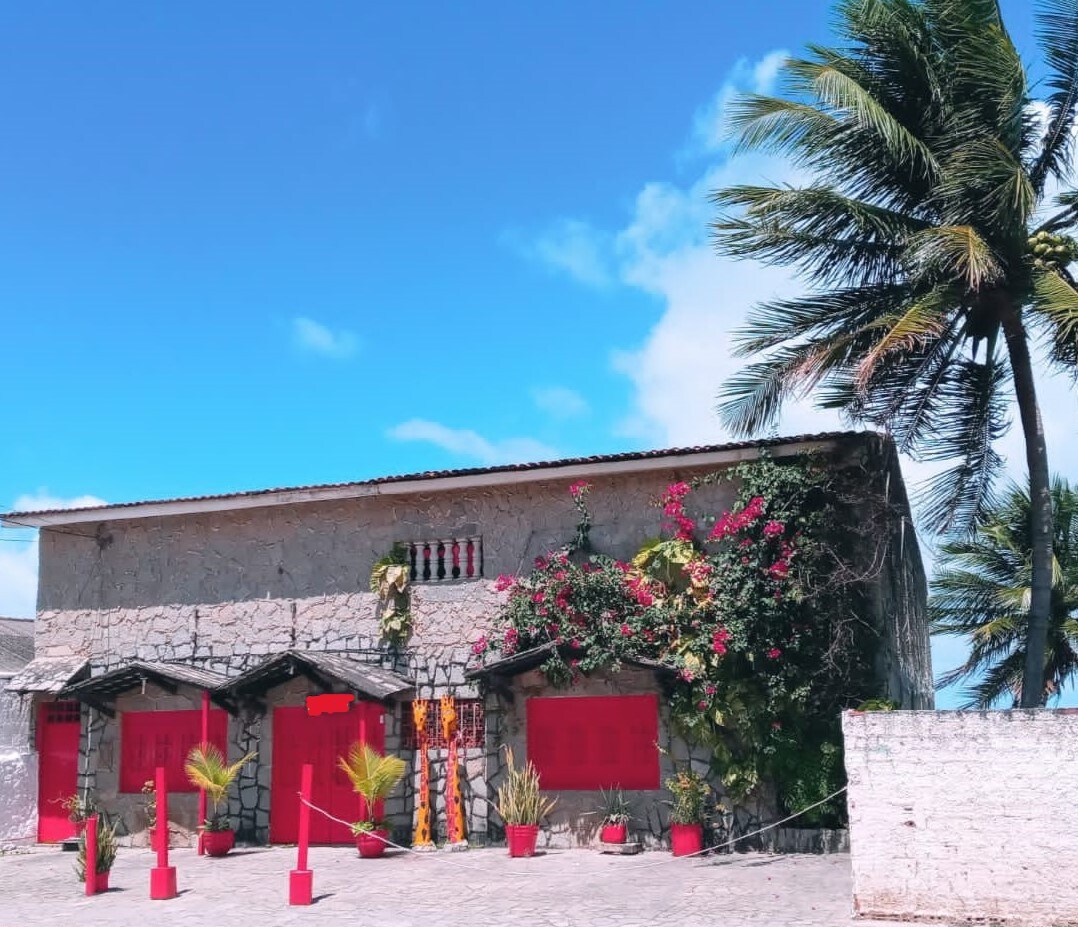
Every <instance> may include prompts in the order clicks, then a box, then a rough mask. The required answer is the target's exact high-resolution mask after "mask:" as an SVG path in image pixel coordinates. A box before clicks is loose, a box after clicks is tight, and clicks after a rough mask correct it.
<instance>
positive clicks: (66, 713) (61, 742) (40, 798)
mask: <svg viewBox="0 0 1078 927" xmlns="http://www.w3.org/2000/svg"><path fill="white" fill-rule="evenodd" d="M79 718H80V712H79V703H78V702H43V703H42V704H41V706H40V707H39V710H38V723H37V763H38V766H37V839H38V841H39V842H41V843H59V842H60V841H61V840H67V839H69V838H71V837H74V836H75V825H74V824H72V823H71V821H69V820H68V812H67V811H65V810H64V809H63V807H62V806H61V803H62V802H63V800H64V799H65V798H70V797H71V796H72V795H74V794H75V792H76V790H77V789H78V777H79V728H80V724H79Z"/></svg>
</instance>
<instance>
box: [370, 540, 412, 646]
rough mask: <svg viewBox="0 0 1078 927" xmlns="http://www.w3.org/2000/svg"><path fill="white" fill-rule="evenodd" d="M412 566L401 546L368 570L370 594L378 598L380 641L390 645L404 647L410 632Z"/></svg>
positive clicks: (395, 546)
mask: <svg viewBox="0 0 1078 927" xmlns="http://www.w3.org/2000/svg"><path fill="white" fill-rule="evenodd" d="M410 578H411V567H410V565H409V563H408V550H407V549H406V548H405V547H404V545H403V544H394V545H393V549H392V550H390V552H389V553H388V554H386V555H385V556H384V557H381V558H379V559H378V560H376V561H375V563H374V566H373V567H372V568H371V581H370V586H371V592H373V593H374V594H375V595H377V596H378V606H379V617H378V624H379V629H380V631H381V634H382V638H383V639H384V640H385V641H387V642H389V643H390V644H393V645H396V646H399V645H401V644H404V643H405V642H406V641H407V640H408V638H409V636H411V633H412V612H411V604H412V592H411V588H410Z"/></svg>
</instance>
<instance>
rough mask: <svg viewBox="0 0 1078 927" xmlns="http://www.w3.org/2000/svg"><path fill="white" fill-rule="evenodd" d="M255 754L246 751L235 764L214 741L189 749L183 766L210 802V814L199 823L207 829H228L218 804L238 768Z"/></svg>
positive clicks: (191, 781)
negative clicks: (211, 806) (211, 807)
mask: <svg viewBox="0 0 1078 927" xmlns="http://www.w3.org/2000/svg"><path fill="white" fill-rule="evenodd" d="M256 756H257V754H255V753H248V754H247V755H246V756H244V757H241V758H240V759H238V760H236V762H235V763H229V762H228V760H226V759H225V755H224V753H222V752H221V750H220V748H218V747H217V746H215V745H214V744H208V743H201V744H196V745H195V746H194V747H192V748H191V749H190V751H189V752H188V754H187V760H186V762H185V763H184V767H183V770H184V772H185V773H186V774H187V780H188V782H190V783H191V785H193V786H194V787H195V788H196V789H203V790H204V791H205V792H206V794H207V795H208V796H209V798H210V802H211V803H212V805H213V809H212V810H211V811H210V814H209V817H207V818H206V820H205V821H203V822H202V823H203V826H204V827H205V828H206V830H209V831H217V830H226V829H227V826H228V821H227V818H226V816H225V815H223V814H221V812H220V806H221V803H222V802H223V801H224V800H225V797H226V796H227V795H228V790H229V787H230V786H231V785H232V783H233V782H235V780H236V776H238V775H239V774H240V770H241V769H243V767H244V766H245V765H247V763H249V762H250V761H251V760H253V759H254V758H255V757H256Z"/></svg>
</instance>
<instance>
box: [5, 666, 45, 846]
mask: <svg viewBox="0 0 1078 927" xmlns="http://www.w3.org/2000/svg"><path fill="white" fill-rule="evenodd" d="M6 686H7V680H5V679H0V847H3V846H4V845H5V844H18V843H30V842H32V841H34V840H35V839H36V838H37V754H35V753H33V752H32V751H31V749H30V736H31V728H30V700H29V699H26V698H20V697H19V696H17V695H13V694H11V693H9V692H7V691H6Z"/></svg>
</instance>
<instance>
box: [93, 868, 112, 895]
mask: <svg viewBox="0 0 1078 927" xmlns="http://www.w3.org/2000/svg"><path fill="white" fill-rule="evenodd" d="M110 872H112V870H111V869H106V870H105V871H104V872H99V873H97V877H96V878H95V879H94V891H95V892H107V891H108V890H109V873H110Z"/></svg>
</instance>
